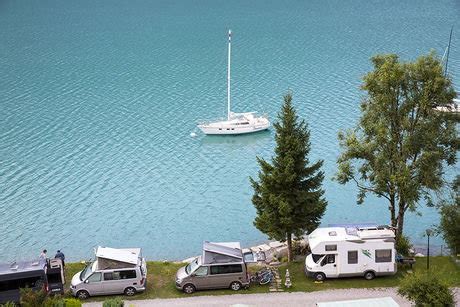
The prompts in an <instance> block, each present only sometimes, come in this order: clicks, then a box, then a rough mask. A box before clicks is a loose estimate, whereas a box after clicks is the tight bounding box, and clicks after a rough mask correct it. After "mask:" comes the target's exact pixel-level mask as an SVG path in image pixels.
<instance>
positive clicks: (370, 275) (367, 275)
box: [364, 271, 375, 280]
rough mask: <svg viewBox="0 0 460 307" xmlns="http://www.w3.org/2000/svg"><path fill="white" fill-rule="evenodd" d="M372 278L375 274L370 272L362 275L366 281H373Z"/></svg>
mask: <svg viewBox="0 0 460 307" xmlns="http://www.w3.org/2000/svg"><path fill="white" fill-rule="evenodd" d="M374 277H375V273H374V272H372V271H367V272H366V273H364V278H365V279H367V280H371V279H374Z"/></svg>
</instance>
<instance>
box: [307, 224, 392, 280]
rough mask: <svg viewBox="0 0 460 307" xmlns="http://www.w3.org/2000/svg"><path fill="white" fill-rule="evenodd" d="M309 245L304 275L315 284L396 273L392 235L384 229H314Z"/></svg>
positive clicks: (381, 227) (390, 231) (380, 227)
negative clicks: (315, 282)
mask: <svg viewBox="0 0 460 307" xmlns="http://www.w3.org/2000/svg"><path fill="white" fill-rule="evenodd" d="M308 243H309V245H310V249H311V254H310V255H308V256H307V258H306V259H305V273H306V274H307V276H310V277H313V278H314V279H315V280H317V281H322V280H324V279H325V278H338V277H348V276H364V278H366V279H368V280H370V279H373V278H374V277H375V276H381V275H393V274H395V273H396V272H397V265H396V261H395V255H396V250H395V233H394V231H393V230H392V229H390V228H389V227H386V226H379V227H367V228H359V227H325V228H317V229H316V230H315V231H313V232H312V233H311V234H310V235H308Z"/></svg>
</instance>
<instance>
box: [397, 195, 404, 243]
mask: <svg viewBox="0 0 460 307" xmlns="http://www.w3.org/2000/svg"><path fill="white" fill-rule="evenodd" d="M398 207H399V208H398V227H397V229H396V238H399V236H401V235H402V234H403V229H404V207H405V203H404V202H400V203H399V206H398Z"/></svg>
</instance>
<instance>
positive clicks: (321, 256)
mask: <svg viewBox="0 0 460 307" xmlns="http://www.w3.org/2000/svg"><path fill="white" fill-rule="evenodd" d="M323 256H324V255H319V254H311V257H312V258H313V261H314V262H315V263H318V261H320V260H321V258H323Z"/></svg>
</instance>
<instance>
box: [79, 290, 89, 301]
mask: <svg viewBox="0 0 460 307" xmlns="http://www.w3.org/2000/svg"><path fill="white" fill-rule="evenodd" d="M77 297H78V298H79V299H81V300H86V299H87V298H88V297H89V293H88V291H85V290H80V291H78V292H77Z"/></svg>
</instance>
